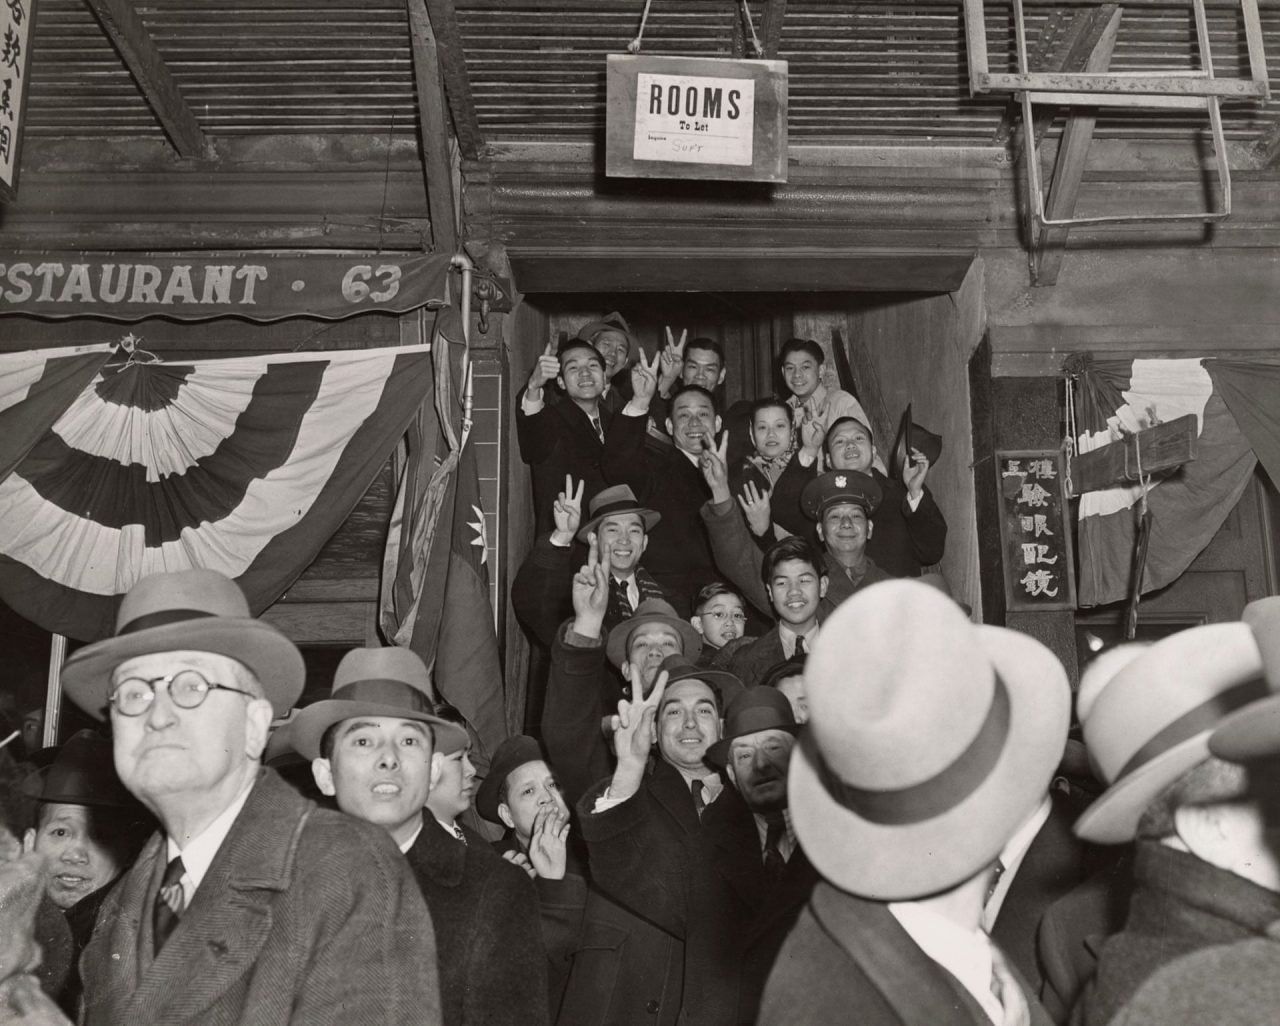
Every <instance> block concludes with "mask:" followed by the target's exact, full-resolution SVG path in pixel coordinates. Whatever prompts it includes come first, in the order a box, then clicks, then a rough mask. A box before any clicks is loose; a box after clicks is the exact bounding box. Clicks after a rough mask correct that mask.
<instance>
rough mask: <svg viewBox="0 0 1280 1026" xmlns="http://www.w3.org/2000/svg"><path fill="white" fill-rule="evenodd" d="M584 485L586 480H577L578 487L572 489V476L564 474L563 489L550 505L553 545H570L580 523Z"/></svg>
mask: <svg viewBox="0 0 1280 1026" xmlns="http://www.w3.org/2000/svg"><path fill="white" fill-rule="evenodd" d="M585 485H586V481H579V482H578V489H577V491H574V487H573V476H572V475H571V474H565V476H564V491H563V492H561V493H560V494H559V495H557V496H556V501H555V504H554V505H553V506H552V507H551V515H552V517H553V518H554V519H555V524H556V526H555V530H554V531H552V532H551V542H552V544H554V545H560V546H564V545H570V544H572V543H573V536H574V535H575V534H577V533H578V527H579V525H580V524H581V523H582V489H583V487H584V486H585Z"/></svg>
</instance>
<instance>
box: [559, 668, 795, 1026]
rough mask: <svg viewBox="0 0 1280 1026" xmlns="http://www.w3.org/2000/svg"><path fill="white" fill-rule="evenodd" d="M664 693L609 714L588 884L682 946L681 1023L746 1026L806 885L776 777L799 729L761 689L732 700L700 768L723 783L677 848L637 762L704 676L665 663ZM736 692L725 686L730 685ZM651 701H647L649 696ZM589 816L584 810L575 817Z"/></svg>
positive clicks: (587, 825) (592, 815)
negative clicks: (610, 749)
mask: <svg viewBox="0 0 1280 1026" xmlns="http://www.w3.org/2000/svg"><path fill="white" fill-rule="evenodd" d="M664 672H665V676H666V682H665V688H664V690H663V693H662V694H660V695H658V689H657V688H655V690H654V692H652V693H651V694H650V695H649V696H648V697H647V698H644V699H639V700H636V701H633V702H624V703H622V705H621V706H620V708H619V724H618V728H619V729H618V730H617V732H616V733H615V735H614V746H615V750H616V751H617V753H618V769H617V770H616V771H615V772H614V775H613V777H611V778H610V779H609V780H608V781H607V788H606V786H605V784H606V782H603V781H602V782H601V784H600V785H598V786H597V788H595V789H594V790H593V792H592V793H591V794H589V795H588V796H587V798H586V799H584V800H583V802H582V808H583V809H584V816H583V833H584V835H585V836H586V839H587V842H588V845H589V848H590V853H591V866H592V873H593V875H594V878H595V879H596V880H597V881H599V883H600V885H601V886H602V887H604V888H606V889H607V890H609V891H610V892H611V893H613V894H616V895H618V896H619V898H620V899H622V900H624V901H626V902H627V903H629V904H630V905H631V907H632V908H635V909H636V910H637V911H640V912H642V913H643V914H644V915H646V916H649V917H650V918H652V919H654V920H656V921H657V922H659V923H660V924H662V925H663V926H665V927H666V928H667V929H669V930H671V931H672V932H673V933H675V934H676V935H677V936H680V937H682V938H683V939H684V941H685V986H684V995H683V998H682V1003H681V1007H682V1010H681V1014H682V1016H683V1018H684V1020H685V1021H687V1022H696V1023H698V1024H699V1026H715V1024H718V1023H723V1024H725V1026H730V1024H732V1026H738V1024H743V1026H748V1024H752V1023H754V1022H755V1015H756V1012H757V1010H758V1006H759V1000H760V992H761V990H762V988H763V986H764V980H765V977H766V976H767V975H768V973H769V969H770V968H771V966H772V964H773V959H774V957H775V956H776V955H777V952H778V949H779V948H780V947H781V946H782V942H783V941H784V940H785V938H786V935H787V932H788V931H789V930H790V928H791V925H792V923H794V922H795V919H796V917H797V916H798V915H799V913H800V909H801V908H802V907H803V905H804V903H805V901H806V900H807V898H808V895H809V892H810V891H811V890H812V888H813V885H814V883H815V882H816V880H817V875H816V874H815V873H814V871H813V868H812V866H811V865H810V864H809V862H808V860H807V859H806V858H805V856H804V853H803V852H802V851H801V850H800V849H799V847H798V845H797V844H796V840H795V835H794V833H792V831H791V829H790V821H789V817H788V815H787V808H786V806H787V768H788V764H789V760H790V756H791V749H792V746H793V744H794V741H795V735H796V733H797V732H798V730H799V727H798V725H797V724H796V721H795V717H794V716H793V715H792V713H791V707H790V705H789V703H788V702H787V700H786V698H785V697H784V696H783V695H781V694H780V693H779V692H777V691H775V690H774V689H772V688H752V689H750V690H747V691H739V692H737V694H736V697H733V698H732V699H731V700H730V701H729V702H728V705H727V708H726V711H725V718H724V731H723V735H722V736H721V738H720V740H719V741H717V742H715V743H714V744H712V745H711V746H709V747H708V749H707V753H706V756H705V759H706V761H707V762H708V763H709V764H711V765H714V766H717V767H720V768H721V769H722V770H723V771H724V773H725V774H726V776H727V778H728V781H727V784H726V786H724V787H723V788H722V789H721V791H720V793H719V796H718V797H717V798H716V799H715V800H714V801H713V802H711V803H710V804H708V805H707V806H706V809H705V811H704V812H703V814H702V825H701V829H700V830H698V831H697V832H696V833H694V834H692V835H688V836H686V837H683V838H679V837H675V836H673V834H672V833H671V832H670V831H668V830H665V829H663V826H662V822H661V819H662V814H661V810H660V808H659V807H658V806H657V804H656V803H655V801H654V799H653V796H652V795H651V793H649V792H646V791H645V790H643V789H642V788H641V787H639V786H638V785H637V783H636V781H637V779H639V777H640V775H641V774H642V773H643V766H642V762H641V759H642V756H643V755H644V754H645V749H646V748H647V747H648V745H650V744H652V739H653V738H654V737H656V736H661V733H662V732H663V731H664V730H666V729H667V725H666V720H667V718H668V716H669V709H670V701H669V698H668V696H669V695H671V694H672V692H673V690H674V689H679V688H682V687H683V688H685V689H688V688H691V687H692V688H696V687H699V686H701V687H703V688H705V689H710V687H711V685H713V684H718V683H720V682H719V681H717V680H715V679H711V680H708V681H705V682H703V681H702V680H701V678H700V676H699V675H700V674H701V675H705V674H707V671H705V670H697V669H696V668H694V667H690V666H688V665H683V664H681V663H680V662H678V660H676V659H672V660H668V662H667V664H665V671H664ZM731 683H732V685H735V686H736V681H732V682H731ZM655 695H656V696H657V697H655ZM588 805H591V806H592V809H593V811H591V812H589V813H588V812H585V810H586V807H587V806H588Z"/></svg>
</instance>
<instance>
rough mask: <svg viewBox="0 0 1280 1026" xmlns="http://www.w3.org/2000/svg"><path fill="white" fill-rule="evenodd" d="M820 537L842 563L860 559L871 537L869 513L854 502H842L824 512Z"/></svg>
mask: <svg viewBox="0 0 1280 1026" xmlns="http://www.w3.org/2000/svg"><path fill="white" fill-rule="evenodd" d="M817 529H818V537H819V538H820V539H822V541H823V543H825V545H826V546H827V549H828V550H829V551H830V552H831V554H832V555H834V556H835V557H836V558H837V559H839V560H841V562H845V561H847V560H851V559H856V558H858V557H860V556H861V555H862V554H863V553H864V552H865V551H866V549H867V539H868V538H870V537H871V523H870V522H869V521H868V520H867V512H866V510H864V509H863V508H862V507H861V506H858V505H856V504H854V503H852V502H841V503H837V504H836V505H834V506H830V507H828V508H827V509H826V510H824V511H823V514H822V519H821V520H820V521H818V528H817Z"/></svg>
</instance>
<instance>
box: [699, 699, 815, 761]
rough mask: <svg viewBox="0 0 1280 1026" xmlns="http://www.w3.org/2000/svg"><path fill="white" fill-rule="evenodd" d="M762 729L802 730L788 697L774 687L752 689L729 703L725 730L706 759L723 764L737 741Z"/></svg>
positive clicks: (795, 732)
mask: <svg viewBox="0 0 1280 1026" xmlns="http://www.w3.org/2000/svg"><path fill="white" fill-rule="evenodd" d="M762 730H785V731H786V732H787V733H788V734H791V735H795V734H798V733H799V732H800V725H799V724H798V723H796V717H795V713H794V712H792V711H791V703H790V702H789V701H787V696H786V695H784V694H782V692H780V691H778V690H776V689H774V688H750V689H748V690H746V691H744V692H742V694H740V695H739V696H738V697H737V698H735V699H734V700H733V701H732V702H730V703H729V708H728V709H726V710H725V714H724V732H723V733H722V734H721V735H720V740H719V741H717V742H716V743H715V744H713V745H712V746H711V747H710V748H708V749H707V762H709V763H711V764H712V765H713V766H723V765H724V764H725V763H726V762H727V761H728V759H729V749H730V747H731V746H732V745H733V742H734V741H736V740H737V739H738V738H740V737H746V736H747V735H748V734H756V733H758V732H760V731H762Z"/></svg>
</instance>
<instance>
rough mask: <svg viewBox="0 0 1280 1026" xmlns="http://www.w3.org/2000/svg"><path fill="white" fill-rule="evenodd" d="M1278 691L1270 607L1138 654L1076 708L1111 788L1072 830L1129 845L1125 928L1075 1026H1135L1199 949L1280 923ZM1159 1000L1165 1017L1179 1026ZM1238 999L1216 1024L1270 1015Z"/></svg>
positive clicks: (1111, 944) (1274, 602) (1279, 668)
mask: <svg viewBox="0 0 1280 1026" xmlns="http://www.w3.org/2000/svg"><path fill="white" fill-rule="evenodd" d="M1278 684H1280V599H1274V598H1273V599H1264V600H1262V601H1260V602H1256V603H1252V604H1250V606H1248V607H1246V609H1245V613H1244V620H1243V622H1238V623H1216V624H1206V625H1204V626H1202V627H1193V628H1191V629H1190V630H1185V631H1180V632H1178V633H1177V634H1173V635H1170V636H1169V637H1167V638H1162V639H1161V640H1159V641H1157V642H1155V643H1154V644H1152V645H1151V646H1150V647H1149V648H1147V649H1145V650H1139V651H1137V652H1136V653H1134V654H1133V656H1132V658H1131V659H1129V660H1128V661H1127V662H1126V663H1124V665H1122V666H1121V667H1120V668H1119V669H1118V670H1116V672H1115V674H1114V676H1112V677H1111V678H1110V680H1108V681H1105V682H1104V683H1103V685H1102V687H1101V690H1100V691H1099V692H1098V693H1097V694H1096V697H1092V701H1091V702H1089V703H1088V704H1087V706H1086V707H1082V708H1081V720H1082V723H1083V726H1084V740H1085V745H1086V747H1087V749H1088V751H1089V757H1090V759H1091V761H1092V762H1093V765H1094V767H1095V771H1096V772H1097V773H1098V775H1099V776H1100V778H1101V779H1102V780H1104V781H1105V782H1106V783H1107V784H1108V785H1109V786H1108V788H1107V790H1106V791H1105V792H1104V793H1103V795H1102V797H1101V798H1099V799H1098V800H1097V801H1095V802H1094V803H1093V804H1092V805H1091V806H1090V807H1089V808H1088V810H1086V812H1085V813H1084V815H1082V816H1081V817H1080V819H1079V820H1078V821H1077V823H1076V832H1077V833H1078V834H1079V835H1080V836H1081V837H1083V838H1086V839H1087V840H1091V841H1095V842H1098V843H1103V844H1120V843H1124V842H1126V841H1130V840H1134V839H1136V841H1137V844H1136V848H1135V861H1134V867H1133V877H1134V883H1133V893H1132V895H1131V897H1130V901H1129V914H1128V917H1127V918H1126V920H1125V925H1124V929H1123V930H1121V931H1120V932H1119V933H1117V934H1115V935H1114V936H1113V937H1111V938H1110V939H1109V940H1108V941H1107V942H1106V944H1105V945H1104V946H1103V948H1102V952H1101V954H1100V956H1099V960H1098V969H1097V974H1096V976H1095V977H1094V979H1093V981H1092V982H1091V983H1090V984H1089V985H1088V987H1087V988H1086V989H1085V992H1084V996H1083V998H1082V999H1081V1001H1080V1003H1079V1004H1078V1006H1077V1008H1076V1010H1075V1014H1074V1015H1073V1022H1079V1023H1084V1024H1086V1026H1089V1024H1094V1023H1097V1024H1102V1023H1109V1022H1113V1021H1121V1022H1124V1021H1129V1020H1128V1019H1127V1016H1129V1015H1130V1011H1131V1006H1133V1005H1136V1004H1139V1003H1141V1004H1143V1005H1147V1003H1148V1001H1149V1000H1150V995H1146V996H1144V992H1145V991H1147V989H1148V986H1154V987H1156V989H1157V990H1162V989H1163V988H1164V987H1165V982H1157V977H1159V976H1161V975H1162V974H1163V976H1164V980H1165V981H1166V982H1167V980H1168V978H1169V974H1170V973H1174V974H1176V973H1178V972H1180V971H1181V969H1180V967H1181V966H1182V965H1183V963H1184V962H1185V960H1187V959H1188V958H1190V957H1191V956H1193V955H1194V954H1195V953H1196V952H1199V951H1202V950H1207V949H1210V948H1216V947H1218V946H1220V945H1229V946H1235V945H1236V944H1245V945H1248V944H1250V943H1252V942H1256V941H1262V940H1264V939H1266V938H1268V937H1269V936H1270V932H1271V930H1272V927H1273V924H1274V923H1275V922H1276V921H1277V920H1280V767H1278V766H1277V763H1276V761H1275V759H1274V756H1275V754H1277V753H1278V752H1280V730H1278V729H1277V721H1276V719H1275V718H1274V717H1273V715H1272V714H1273V713H1274V710H1275V708H1276V705H1277V703H1276V700H1275V698H1274V696H1273V695H1272V689H1273V688H1275V687H1276V686H1277V685H1278ZM1215 752H1216V753H1218V754H1215ZM1223 755H1225V756H1228V757H1229V758H1230V759H1232V760H1239V761H1227V759H1224V758H1222V757H1220V756H1223ZM1271 943H1272V946H1273V947H1274V942H1271ZM1272 976H1273V978H1274V972H1273V973H1272ZM1164 1001H1165V998H1163V997H1162V998H1160V1000H1159V1001H1158V1002H1157V1007H1159V1006H1163V1007H1164V1012H1165V1014H1166V1015H1167V1016H1168V1018H1167V1019H1165V1020H1161V1021H1169V1022H1175V1021H1183V1020H1181V1019H1179V1018H1178V1016H1177V1015H1175V1014H1174V1012H1175V1007H1176V1006H1174V1005H1167V1006H1166V1005H1164ZM1237 1001H1239V1002H1245V1003H1248V1002H1250V1001H1252V998H1251V997H1250V995H1249V994H1248V988H1247V987H1245V988H1236V995H1235V996H1234V997H1227V998H1226V1003H1225V1004H1224V1005H1223V1007H1222V1008H1221V1016H1220V1017H1219V1016H1215V1017H1214V1018H1213V1020H1212V1021H1214V1022H1219V1021H1222V1022H1225V1021H1239V1020H1238V1019H1237V1018H1236V1016H1238V1015H1239V1014H1240V1012H1241V1009H1242V1008H1243V1007H1250V1008H1251V1011H1250V1014H1251V1015H1254V1016H1260V1017H1255V1018H1251V1019H1250V1020H1249V1021H1252V1022H1259V1023H1260V1022H1264V1021H1271V1020H1272V1019H1274V1017H1275V1007H1274V1005H1272V1006H1270V1007H1268V1008H1266V1009H1265V1011H1264V1010H1260V1009H1258V1008H1257V1007H1256V1006H1252V1005H1247V1004H1246V1005H1236V1006H1235V1007H1234V1008H1233V1007H1231V1005H1232V1003H1233V1002H1237ZM1134 1021H1147V1022H1151V1021H1154V1020H1152V1019H1151V1018H1149V1017H1148V1018H1146V1019H1145V1020H1144V1019H1135V1020H1134Z"/></svg>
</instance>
